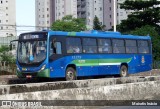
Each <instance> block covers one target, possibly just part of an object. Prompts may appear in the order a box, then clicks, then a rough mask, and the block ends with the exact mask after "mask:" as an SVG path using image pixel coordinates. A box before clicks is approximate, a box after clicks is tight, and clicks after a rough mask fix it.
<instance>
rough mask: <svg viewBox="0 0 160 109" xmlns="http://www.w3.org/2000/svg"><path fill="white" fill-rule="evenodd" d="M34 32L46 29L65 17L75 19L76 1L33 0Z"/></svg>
mask: <svg viewBox="0 0 160 109" xmlns="http://www.w3.org/2000/svg"><path fill="white" fill-rule="evenodd" d="M35 4H36V9H35V11H36V26H37V28H36V30H42V29H48V28H50V27H51V25H52V23H53V22H54V21H56V20H58V19H62V18H63V17H64V16H66V15H73V17H75V18H77V0H35Z"/></svg>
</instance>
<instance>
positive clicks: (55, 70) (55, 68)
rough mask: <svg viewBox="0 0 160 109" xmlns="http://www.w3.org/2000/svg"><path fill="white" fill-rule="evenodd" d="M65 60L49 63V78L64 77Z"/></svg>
mask: <svg viewBox="0 0 160 109" xmlns="http://www.w3.org/2000/svg"><path fill="white" fill-rule="evenodd" d="M64 61H65V59H64V58H61V59H57V60H55V61H52V62H50V63H49V64H50V65H49V66H50V77H51V78H56V77H65V63H64Z"/></svg>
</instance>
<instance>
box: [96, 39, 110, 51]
mask: <svg viewBox="0 0 160 109" xmlns="http://www.w3.org/2000/svg"><path fill="white" fill-rule="evenodd" d="M98 51H99V53H112V47H111V40H110V39H98Z"/></svg>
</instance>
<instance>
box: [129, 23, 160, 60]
mask: <svg viewBox="0 0 160 109" xmlns="http://www.w3.org/2000/svg"><path fill="white" fill-rule="evenodd" d="M130 34H133V35H140V36H147V35H150V36H151V38H152V44H153V45H152V52H153V58H154V60H160V52H159V51H160V46H159V45H160V37H159V34H158V32H157V31H156V28H155V27H153V26H149V25H146V26H143V27H141V28H136V29H135V30H133V31H131V32H130Z"/></svg>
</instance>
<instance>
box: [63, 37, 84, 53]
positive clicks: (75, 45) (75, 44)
mask: <svg viewBox="0 0 160 109" xmlns="http://www.w3.org/2000/svg"><path fill="white" fill-rule="evenodd" d="M66 47H67V53H82V46H81V39H80V38H67V46H66Z"/></svg>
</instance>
